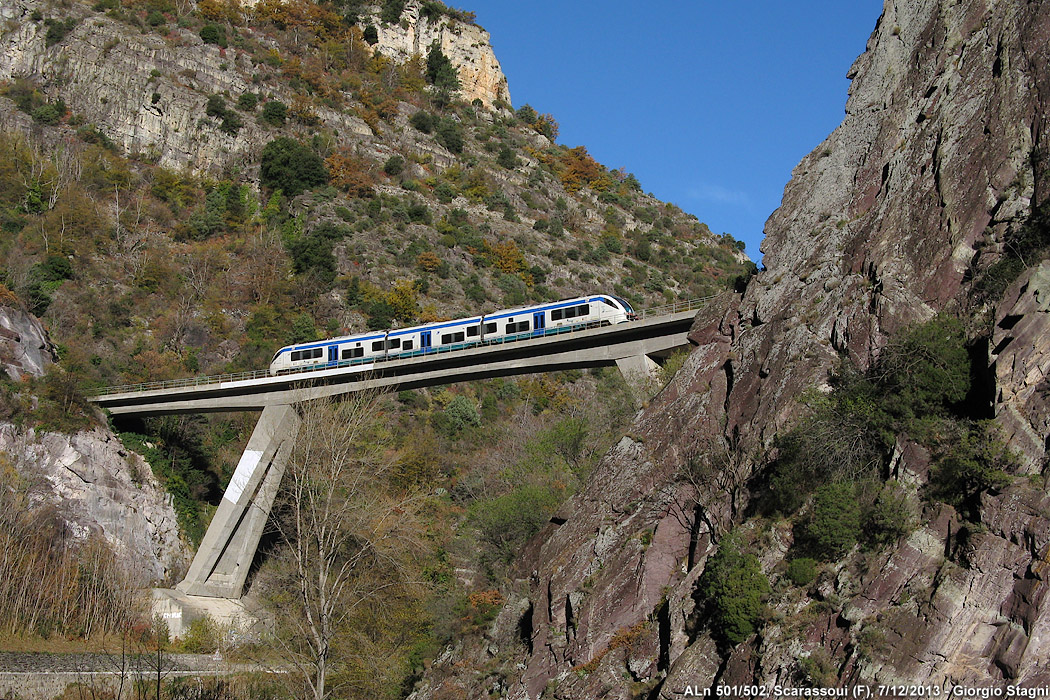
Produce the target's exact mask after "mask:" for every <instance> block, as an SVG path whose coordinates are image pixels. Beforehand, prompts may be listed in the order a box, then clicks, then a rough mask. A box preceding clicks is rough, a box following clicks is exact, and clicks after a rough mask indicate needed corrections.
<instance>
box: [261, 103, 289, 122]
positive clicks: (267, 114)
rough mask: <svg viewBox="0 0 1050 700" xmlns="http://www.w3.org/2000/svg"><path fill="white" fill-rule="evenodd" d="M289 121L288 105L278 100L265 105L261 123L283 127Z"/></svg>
mask: <svg viewBox="0 0 1050 700" xmlns="http://www.w3.org/2000/svg"><path fill="white" fill-rule="evenodd" d="M287 119H288V105H286V104H285V103H283V102H280V101H278V100H270V101H268V102H267V103H266V104H264V105H263V108H262V112H261V113H260V114H259V121H261V122H263V123H265V124H269V125H270V126H277V127H281V126H284V122H285V121H286V120H287Z"/></svg>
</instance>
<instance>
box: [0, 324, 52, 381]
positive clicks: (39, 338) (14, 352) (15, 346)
mask: <svg viewBox="0 0 1050 700" xmlns="http://www.w3.org/2000/svg"><path fill="white" fill-rule="evenodd" d="M56 359H57V358H56V357H55V346H54V344H53V343H52V342H51V340H50V339H49V338H48V336H47V331H45V330H44V327H43V326H42V325H40V321H39V320H38V319H37V318H36V317H34V316H32V315H31V314H29V313H27V312H26V311H23V310H22V309H19V308H16V307H13V306H0V365H2V366H3V369H4V371H6V372H7V374H8V376H10V377H11V378H12V379H21V378H22V376H23V375H26V374H28V375H32V376H35V377H39V376H41V375H42V374H43V373H44V371H45V370H46V369H47V366H48V365H50V364H51V363H52V362H54V361H55V360H56Z"/></svg>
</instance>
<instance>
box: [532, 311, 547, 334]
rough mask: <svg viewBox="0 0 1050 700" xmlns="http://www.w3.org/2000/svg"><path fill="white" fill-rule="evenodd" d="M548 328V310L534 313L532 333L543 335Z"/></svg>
mask: <svg viewBox="0 0 1050 700" xmlns="http://www.w3.org/2000/svg"><path fill="white" fill-rule="evenodd" d="M546 328H547V312H546V311H537V312H536V313H534V314H532V334H533V335H543V334H544V333H545V332H546V330H545V329H546Z"/></svg>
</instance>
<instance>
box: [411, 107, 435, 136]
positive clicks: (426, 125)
mask: <svg viewBox="0 0 1050 700" xmlns="http://www.w3.org/2000/svg"><path fill="white" fill-rule="evenodd" d="M435 121H436V120H435V119H434V115H432V114H431V113H430V112H426V111H424V110H422V109H421V110H419V111H418V112H416V113H414V114H413V115H412V116H411V117H409V118H408V123H409V124H411V125H412V127H413V128H414V129H416V130H417V131H420V132H422V133H424V134H429V133H430V132H431V131H433V130H434V123H435Z"/></svg>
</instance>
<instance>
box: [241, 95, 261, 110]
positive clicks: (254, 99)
mask: <svg viewBox="0 0 1050 700" xmlns="http://www.w3.org/2000/svg"><path fill="white" fill-rule="evenodd" d="M258 106H259V94H258V93H255V92H242V93H241V96H240V97H238V98H237V109H240V110H243V111H245V112H254V111H255V108H256V107H258Z"/></svg>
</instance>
